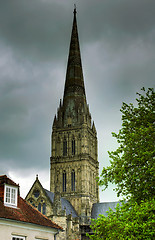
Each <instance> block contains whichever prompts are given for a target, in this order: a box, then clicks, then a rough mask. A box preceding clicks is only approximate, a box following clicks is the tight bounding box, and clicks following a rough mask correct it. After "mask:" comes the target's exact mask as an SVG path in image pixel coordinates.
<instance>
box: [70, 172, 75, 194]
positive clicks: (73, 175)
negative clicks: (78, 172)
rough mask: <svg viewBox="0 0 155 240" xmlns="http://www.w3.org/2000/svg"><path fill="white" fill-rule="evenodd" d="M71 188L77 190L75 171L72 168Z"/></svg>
mask: <svg viewBox="0 0 155 240" xmlns="http://www.w3.org/2000/svg"><path fill="white" fill-rule="evenodd" d="M71 190H72V191H73V192H75V171H74V170H72V173H71Z"/></svg>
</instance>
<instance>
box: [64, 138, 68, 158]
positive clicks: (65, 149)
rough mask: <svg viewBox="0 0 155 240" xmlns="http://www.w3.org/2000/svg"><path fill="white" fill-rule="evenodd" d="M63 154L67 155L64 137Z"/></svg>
mask: <svg viewBox="0 0 155 240" xmlns="http://www.w3.org/2000/svg"><path fill="white" fill-rule="evenodd" d="M63 156H67V141H66V139H64V141H63Z"/></svg>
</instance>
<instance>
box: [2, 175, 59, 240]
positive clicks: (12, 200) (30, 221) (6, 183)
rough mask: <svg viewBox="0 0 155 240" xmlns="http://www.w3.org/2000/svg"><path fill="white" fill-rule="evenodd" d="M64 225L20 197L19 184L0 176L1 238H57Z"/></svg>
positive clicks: (47, 239) (23, 239) (7, 239)
mask: <svg viewBox="0 0 155 240" xmlns="http://www.w3.org/2000/svg"><path fill="white" fill-rule="evenodd" d="M59 231H63V229H62V227H60V226H58V225H57V224H56V223H54V222H52V221H51V220H50V219H48V218H47V217H46V216H44V215H43V214H42V213H40V212H39V211H38V210H37V209H35V208H34V207H33V206H32V205H31V204H29V203H27V202H26V201H25V200H24V199H23V198H22V197H20V191H19V185H17V184H16V183H15V182H13V181H12V180H11V179H10V178H8V177H7V176H6V175H2V176H0V239H3V240H33V239H34V240H55V239H56V236H57V234H59Z"/></svg>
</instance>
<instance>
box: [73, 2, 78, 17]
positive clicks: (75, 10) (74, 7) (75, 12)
mask: <svg viewBox="0 0 155 240" xmlns="http://www.w3.org/2000/svg"><path fill="white" fill-rule="evenodd" d="M73 13H74V16H75V15H76V13H77V11H76V4H74V12H73Z"/></svg>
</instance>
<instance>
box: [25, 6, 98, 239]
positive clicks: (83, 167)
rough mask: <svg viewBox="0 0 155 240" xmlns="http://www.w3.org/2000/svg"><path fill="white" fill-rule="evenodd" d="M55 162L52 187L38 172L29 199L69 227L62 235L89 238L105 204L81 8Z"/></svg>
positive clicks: (58, 118)
mask: <svg viewBox="0 0 155 240" xmlns="http://www.w3.org/2000/svg"><path fill="white" fill-rule="evenodd" d="M50 166H51V168H50V191H48V190H46V189H44V188H43V186H42V185H41V183H40V181H39V179H38V176H37V177H36V180H35V182H34V184H33V185H32V187H31V189H30V191H29V192H28V194H27V196H26V200H27V201H28V202H29V203H31V204H32V205H33V206H34V207H35V208H37V209H38V210H39V211H40V212H42V213H43V214H44V215H46V216H47V217H48V218H50V219H51V220H53V221H54V222H56V223H57V224H59V225H60V226H61V227H63V229H64V231H63V232H62V233H59V235H58V236H57V239H58V240H65V239H68V240H73V239H87V237H86V232H87V231H88V232H89V231H90V228H89V225H90V221H91V218H93V216H94V215H92V213H94V212H95V213H96V212H97V211H96V209H99V207H98V205H96V204H98V202H99V188H98V184H97V182H96V179H97V177H98V174H99V173H98V172H99V162H98V149H97V132H96V128H95V124H94V122H92V119H91V114H90V112H89V106H88V104H87V100H86V93H85V86H84V78H83V71H82V63H81V54H80V46H79V39H78V29H77V20H76V9H74V18H73V27H72V33H71V41H70V49H69V57H68V64H67V72H66V81H65V88H64V95H63V101H61V100H60V104H59V107H58V111H57V114H56V115H55V117H54V121H53V126H52V137H51V157H50ZM92 209H93V210H92Z"/></svg>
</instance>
